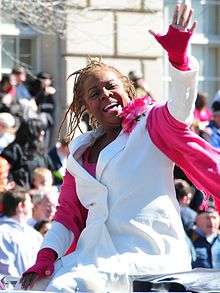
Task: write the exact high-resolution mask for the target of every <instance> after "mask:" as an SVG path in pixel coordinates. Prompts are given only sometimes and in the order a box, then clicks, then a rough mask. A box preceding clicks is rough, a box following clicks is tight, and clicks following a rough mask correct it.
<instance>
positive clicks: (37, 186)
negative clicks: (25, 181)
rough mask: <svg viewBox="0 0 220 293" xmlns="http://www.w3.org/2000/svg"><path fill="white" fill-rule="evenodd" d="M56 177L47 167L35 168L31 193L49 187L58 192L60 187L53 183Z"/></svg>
mask: <svg viewBox="0 0 220 293" xmlns="http://www.w3.org/2000/svg"><path fill="white" fill-rule="evenodd" d="M53 182H54V178H53V174H52V172H51V170H49V169H48V168H45V167H38V168H36V169H34V170H33V174H32V183H31V187H32V189H31V191H30V192H31V194H34V193H36V192H38V191H39V190H41V189H42V188H49V189H50V190H51V191H53V192H58V188H57V186H56V185H54V184H53Z"/></svg>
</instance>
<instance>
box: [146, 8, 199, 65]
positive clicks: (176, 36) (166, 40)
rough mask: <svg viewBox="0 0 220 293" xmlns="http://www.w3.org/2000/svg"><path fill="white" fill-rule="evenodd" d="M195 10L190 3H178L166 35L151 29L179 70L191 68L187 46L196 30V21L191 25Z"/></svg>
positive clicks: (151, 32)
mask: <svg viewBox="0 0 220 293" xmlns="http://www.w3.org/2000/svg"><path fill="white" fill-rule="evenodd" d="M192 15H193V10H192V8H191V6H190V5H188V4H181V5H180V4H177V5H176V7H175V10H174V14H173V19H172V24H171V25H170V26H169V30H168V32H167V33H166V34H165V35H161V34H157V33H155V32H153V31H152V30H149V32H150V34H152V35H153V36H154V38H155V39H156V40H157V41H158V43H160V44H161V46H162V47H163V48H164V49H165V50H166V51H167V53H168V56H169V60H170V62H171V63H172V64H173V66H175V67H176V68H178V69H179V70H189V68H190V67H189V58H188V56H187V48H188V45H189V40H190V38H191V36H192V34H193V32H194V31H195V28H196V22H194V23H193V25H192V26H191V27H190V28H188V27H189V24H190V22H191V19H192Z"/></svg>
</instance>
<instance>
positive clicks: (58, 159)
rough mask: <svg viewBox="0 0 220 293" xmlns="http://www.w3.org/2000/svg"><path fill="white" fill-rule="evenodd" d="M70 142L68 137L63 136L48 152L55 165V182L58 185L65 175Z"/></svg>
mask: <svg viewBox="0 0 220 293" xmlns="http://www.w3.org/2000/svg"><path fill="white" fill-rule="evenodd" d="M68 144H69V140H68V139H66V138H61V139H60V141H59V142H57V143H56V144H55V146H54V147H52V148H51V149H50V151H49V153H48V155H49V157H50V159H51V161H52V163H53V166H54V171H53V176H54V180H55V182H54V183H55V185H58V186H59V185H61V184H62V182H63V177H64V175H65V170H66V163H67V156H68V154H69V149H68Z"/></svg>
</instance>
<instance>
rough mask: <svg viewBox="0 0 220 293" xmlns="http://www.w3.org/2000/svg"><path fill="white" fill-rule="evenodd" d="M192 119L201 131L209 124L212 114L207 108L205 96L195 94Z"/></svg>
mask: <svg viewBox="0 0 220 293" xmlns="http://www.w3.org/2000/svg"><path fill="white" fill-rule="evenodd" d="M194 119H195V120H196V121H197V122H198V126H199V129H201V130H203V129H204V128H205V127H206V126H207V125H208V124H209V121H210V120H211V119H212V112H211V110H210V109H209V108H208V105H207V97H206V95H205V94H202V93H198V94H197V98H196V102H195V110H194ZM194 123H195V122H194Z"/></svg>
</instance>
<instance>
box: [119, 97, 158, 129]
mask: <svg viewBox="0 0 220 293" xmlns="http://www.w3.org/2000/svg"><path fill="white" fill-rule="evenodd" d="M152 102H153V100H152V99H151V98H150V97H149V96H144V97H143V98H138V99H135V100H133V101H131V102H130V103H129V104H128V105H127V106H126V107H124V108H123V109H122V111H121V113H120V114H119V117H120V118H122V129H123V131H124V132H126V133H131V131H132V130H133V129H134V127H135V126H136V124H137V122H138V121H139V119H140V117H141V116H144V115H145V112H146V109H147V106H148V105H150V104H152Z"/></svg>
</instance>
